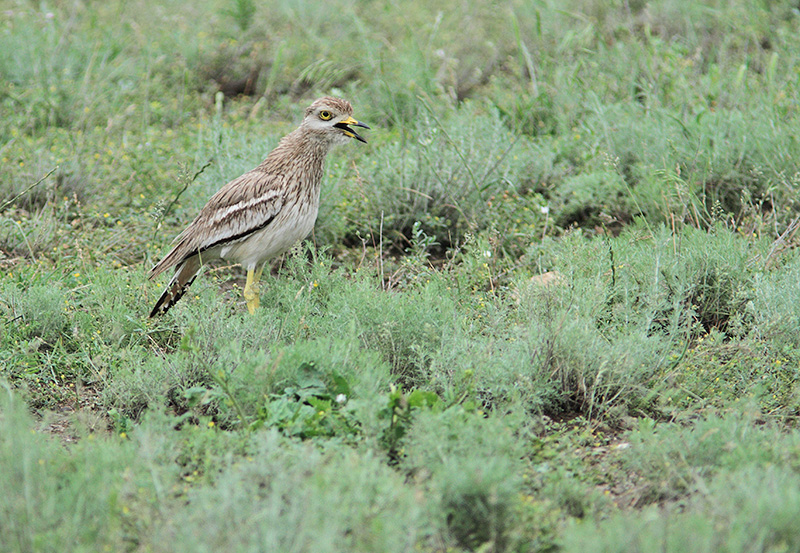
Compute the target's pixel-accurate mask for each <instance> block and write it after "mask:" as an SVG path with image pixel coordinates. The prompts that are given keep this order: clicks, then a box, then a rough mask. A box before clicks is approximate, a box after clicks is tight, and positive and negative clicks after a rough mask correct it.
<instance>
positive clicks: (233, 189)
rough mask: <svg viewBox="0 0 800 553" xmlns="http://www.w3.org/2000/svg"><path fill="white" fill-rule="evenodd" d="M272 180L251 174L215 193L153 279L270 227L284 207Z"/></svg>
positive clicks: (164, 260)
mask: <svg viewBox="0 0 800 553" xmlns="http://www.w3.org/2000/svg"><path fill="white" fill-rule="evenodd" d="M269 177H272V175H266V174H264V173H258V172H254V171H251V172H250V173H246V174H244V175H242V176H241V177H239V178H238V179H235V180H233V181H231V182H229V183H228V184H226V185H225V186H224V187H223V188H222V189H220V190H219V191H218V192H217V193H216V194H214V195H213V196H212V197H211V199H210V200H209V201H208V203H207V204H206V205H205V207H204V208H203V209H202V211H201V212H200V213H199V214H198V215H197V217H196V218H195V220H194V221H192V223H191V224H190V225H189V226H188V227H186V229H185V230H184V231H183V232H182V233H181V234H180V235H178V237H177V238H176V239H175V242H176V244H175V247H174V248H172V251H170V252H169V253H168V254H167V255H166V256H164V258H163V259H162V260H161V261H160V262H159V263H158V264H157V265H156V266H155V267H153V269H152V270H151V271H150V278H153V277H155V276H156V275H158V274H159V273H161V272H163V271H164V270H166V269H167V268H169V267H172V266H174V265H177V264H178V263H180V262H181V261H183V260H184V259H186V258H187V257H190V256H192V255H196V254H198V253H202V252H204V251H206V250H209V249H211V248H213V247H215V246H221V245H223V244H226V243H231V242H236V241H238V240H242V239H244V238H246V237H247V236H249V235H250V234H252V233H254V232H256V231H258V230H260V229H262V228H264V227H266V226H267V225H269V224H270V223H271V222H272V220H273V219H274V218H275V217H276V216H277V215H278V213H279V212H280V210H281V207H283V195H282V194H281V193H280V187H277V186H274V184H275V183H274V182H270V181H271V180H272V179H270V178H269ZM270 185H272V186H270Z"/></svg>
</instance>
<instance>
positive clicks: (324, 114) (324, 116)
mask: <svg viewBox="0 0 800 553" xmlns="http://www.w3.org/2000/svg"><path fill="white" fill-rule="evenodd" d="M331 117H333V115H331V112H330V111H328V110H324V109H323V110H322V111H320V112H319V118H320V119H322V120H323V121H328V120H330V118H331Z"/></svg>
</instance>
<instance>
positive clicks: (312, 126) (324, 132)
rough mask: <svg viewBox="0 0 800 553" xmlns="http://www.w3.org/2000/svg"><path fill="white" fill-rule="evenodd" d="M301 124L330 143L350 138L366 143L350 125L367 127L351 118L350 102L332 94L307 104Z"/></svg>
mask: <svg viewBox="0 0 800 553" xmlns="http://www.w3.org/2000/svg"><path fill="white" fill-rule="evenodd" d="M302 126H303V127H305V128H306V129H307V130H308V131H311V132H313V133H314V134H315V135H317V136H319V137H320V138H322V139H325V140H328V141H330V142H331V143H332V144H344V143H345V142H349V141H350V139H351V138H355V139H356V140H359V141H361V142H364V143H365V144H366V142H367V141H366V140H364V138H362V137H361V136H360V135H359V134H358V133H357V132H356V131H355V130H354V129H352V128H351V127H361V128H363V129H368V128H369V127H368V126H367V125H365V124H364V123H361V122H359V121H356V120H355V119H353V106H351V105H350V102H348V101H347V100H342V99H341V98H334V97H332V96H325V97H324V98H319V99H318V100H315V101H314V103H313V104H311V105H310V106H308V108H306V115H305V118H304V119H303V125H302Z"/></svg>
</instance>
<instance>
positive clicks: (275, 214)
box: [149, 96, 370, 318]
mask: <svg viewBox="0 0 800 553" xmlns="http://www.w3.org/2000/svg"><path fill="white" fill-rule="evenodd" d="M353 127H360V128H364V129H369V128H370V127H369V126H368V125H366V124H365V123H361V122H359V121H357V120H356V119H354V118H353V107H352V105H351V104H350V102H348V101H347V100H344V99H342V98H335V97H332V96H325V97H322V98H318V99H317V100H314V102H312V103H311V105H310V106H308V108H306V110H305V114H304V117H303V121H302V123H301V124H300V126H299V127H298V128H297V129H295V130H294V131H292V132H290V133H289V134H287V135H286V136H284V137H283V138H282V139H281V140H280V142H279V143H278V145H277V146H276V147H275V149H274V150H272V152H270V153H269V154H268V155H267V158H266V159H265V160H264V161H263V162H262V163H261V164H260V165H258V167H256V168H255V169H253V170H251V171H248V172H247V173H245V174H243V175H242V176H240V177H238V178H236V179H234V180H232V181H230V182H229V183H227V184H226V185H225V186H223V187H222V188H221V189H220V190H219V191H217V193H215V194H214V195H213V196H211V198H210V199H209V200H208V203H206V205H205V206H204V207H203V208H202V209H201V210H200V213H199V214H198V215H197V217H195V218H194V220H193V221H192V222H191V223H190V224H189V226H187V227H186V229H184V231H183V232H181V233H180V234H179V235H178V236H177V237H176V238H175V240H173V244H174V247H173V248H172V250H170V252H169V253H168V254H167V255H165V256H164V257H163V258H162V259H161V260H160V261H159V262H158V263H157V264H156V265H155V266H154V267H153V268H152V269H151V270H150V273H149V279H150V280H152V279H154V278H156V277H157V276H158V275H160V274H161V273H163V272H164V271H166V270H168V269H170V268H172V267H174V268H175V272H174V274H173V276H172V279H171V280H170V281H169V284H168V285H167V287H166V289H165V290H164V292H163V293H162V294H161V297H160V298H159V299H158V301H157V302H156V304H155V307H153V310H152V311H151V312H150V317H151V318H152V317H155V316H156V315H163V314H164V313H166V312H167V311H168V310H169V309H170V308H171V307H172V306H173V305H175V303H176V302H177V301H178V300H179V299H180V298H181V297H182V296H183V294H184V293H185V292H186V290H187V288H189V286H191V284H192V282H194V280H195V278H196V277H197V274H198V272H199V271H200V268H201V267H202V265H204V264H205V263H207V262H208V261H212V260H215V259H223V260H225V261H230V262H233V263H238V264H241V265H242V267H243V268H244V269H245V270H246V271H247V280H246V282H245V286H244V299H245V301H246V303H247V310H248V311H249V312H250V314H251V315H252V314H253V313H255V311H256V309H257V308H258V307H259V291H260V288H259V281H260V279H261V273H262V271H263V269H264V264H265V263H266V262H267V261H269V260H270V259H272V258H274V257H276V256H278V255H280V254H282V253H284V252H286V251H287V250H289V249H290V248H291V247H292V246H293V245H294V244H295V243H297V242H299V241H300V240H302V239H303V238H305V237H306V236H307V235H308V234H309V233H310V232H311V229H312V228H313V227H314V223H315V222H316V219H317V212H318V210H319V195H320V182H321V180H322V172H323V162H324V160H325V156H326V155H327V154H328V152H329V151H330V149H331V148H332V147H333V146H335V145H338V144H345V143H347V142H350V141H352V140H353V139H355V140H358V141H360V142H363V143H365V144H366V142H367V141H366V140H365V139H364V138H363V137H362V136H360V135H359V134H358V133H357V132H356V130H355V129H354V128H353Z"/></svg>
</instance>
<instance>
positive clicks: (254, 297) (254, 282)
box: [244, 265, 264, 315]
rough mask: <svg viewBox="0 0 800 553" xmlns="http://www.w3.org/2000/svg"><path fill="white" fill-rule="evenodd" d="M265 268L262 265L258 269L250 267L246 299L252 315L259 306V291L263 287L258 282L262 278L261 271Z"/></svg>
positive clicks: (246, 284) (245, 286) (245, 293)
mask: <svg viewBox="0 0 800 553" xmlns="http://www.w3.org/2000/svg"><path fill="white" fill-rule="evenodd" d="M263 270H264V266H263V265H262V266H261V267H259V268H258V269H256V270H253V269H249V270H248V271H247V282H245V284H244V299H245V301H246V302H247V310H248V311H249V312H250V314H251V315H252V314H253V313H255V312H256V309H257V308H258V298H259V296H258V293H259V292H260V289H261V287H260V286H259V284H258V282H259V280H261V271H263Z"/></svg>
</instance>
